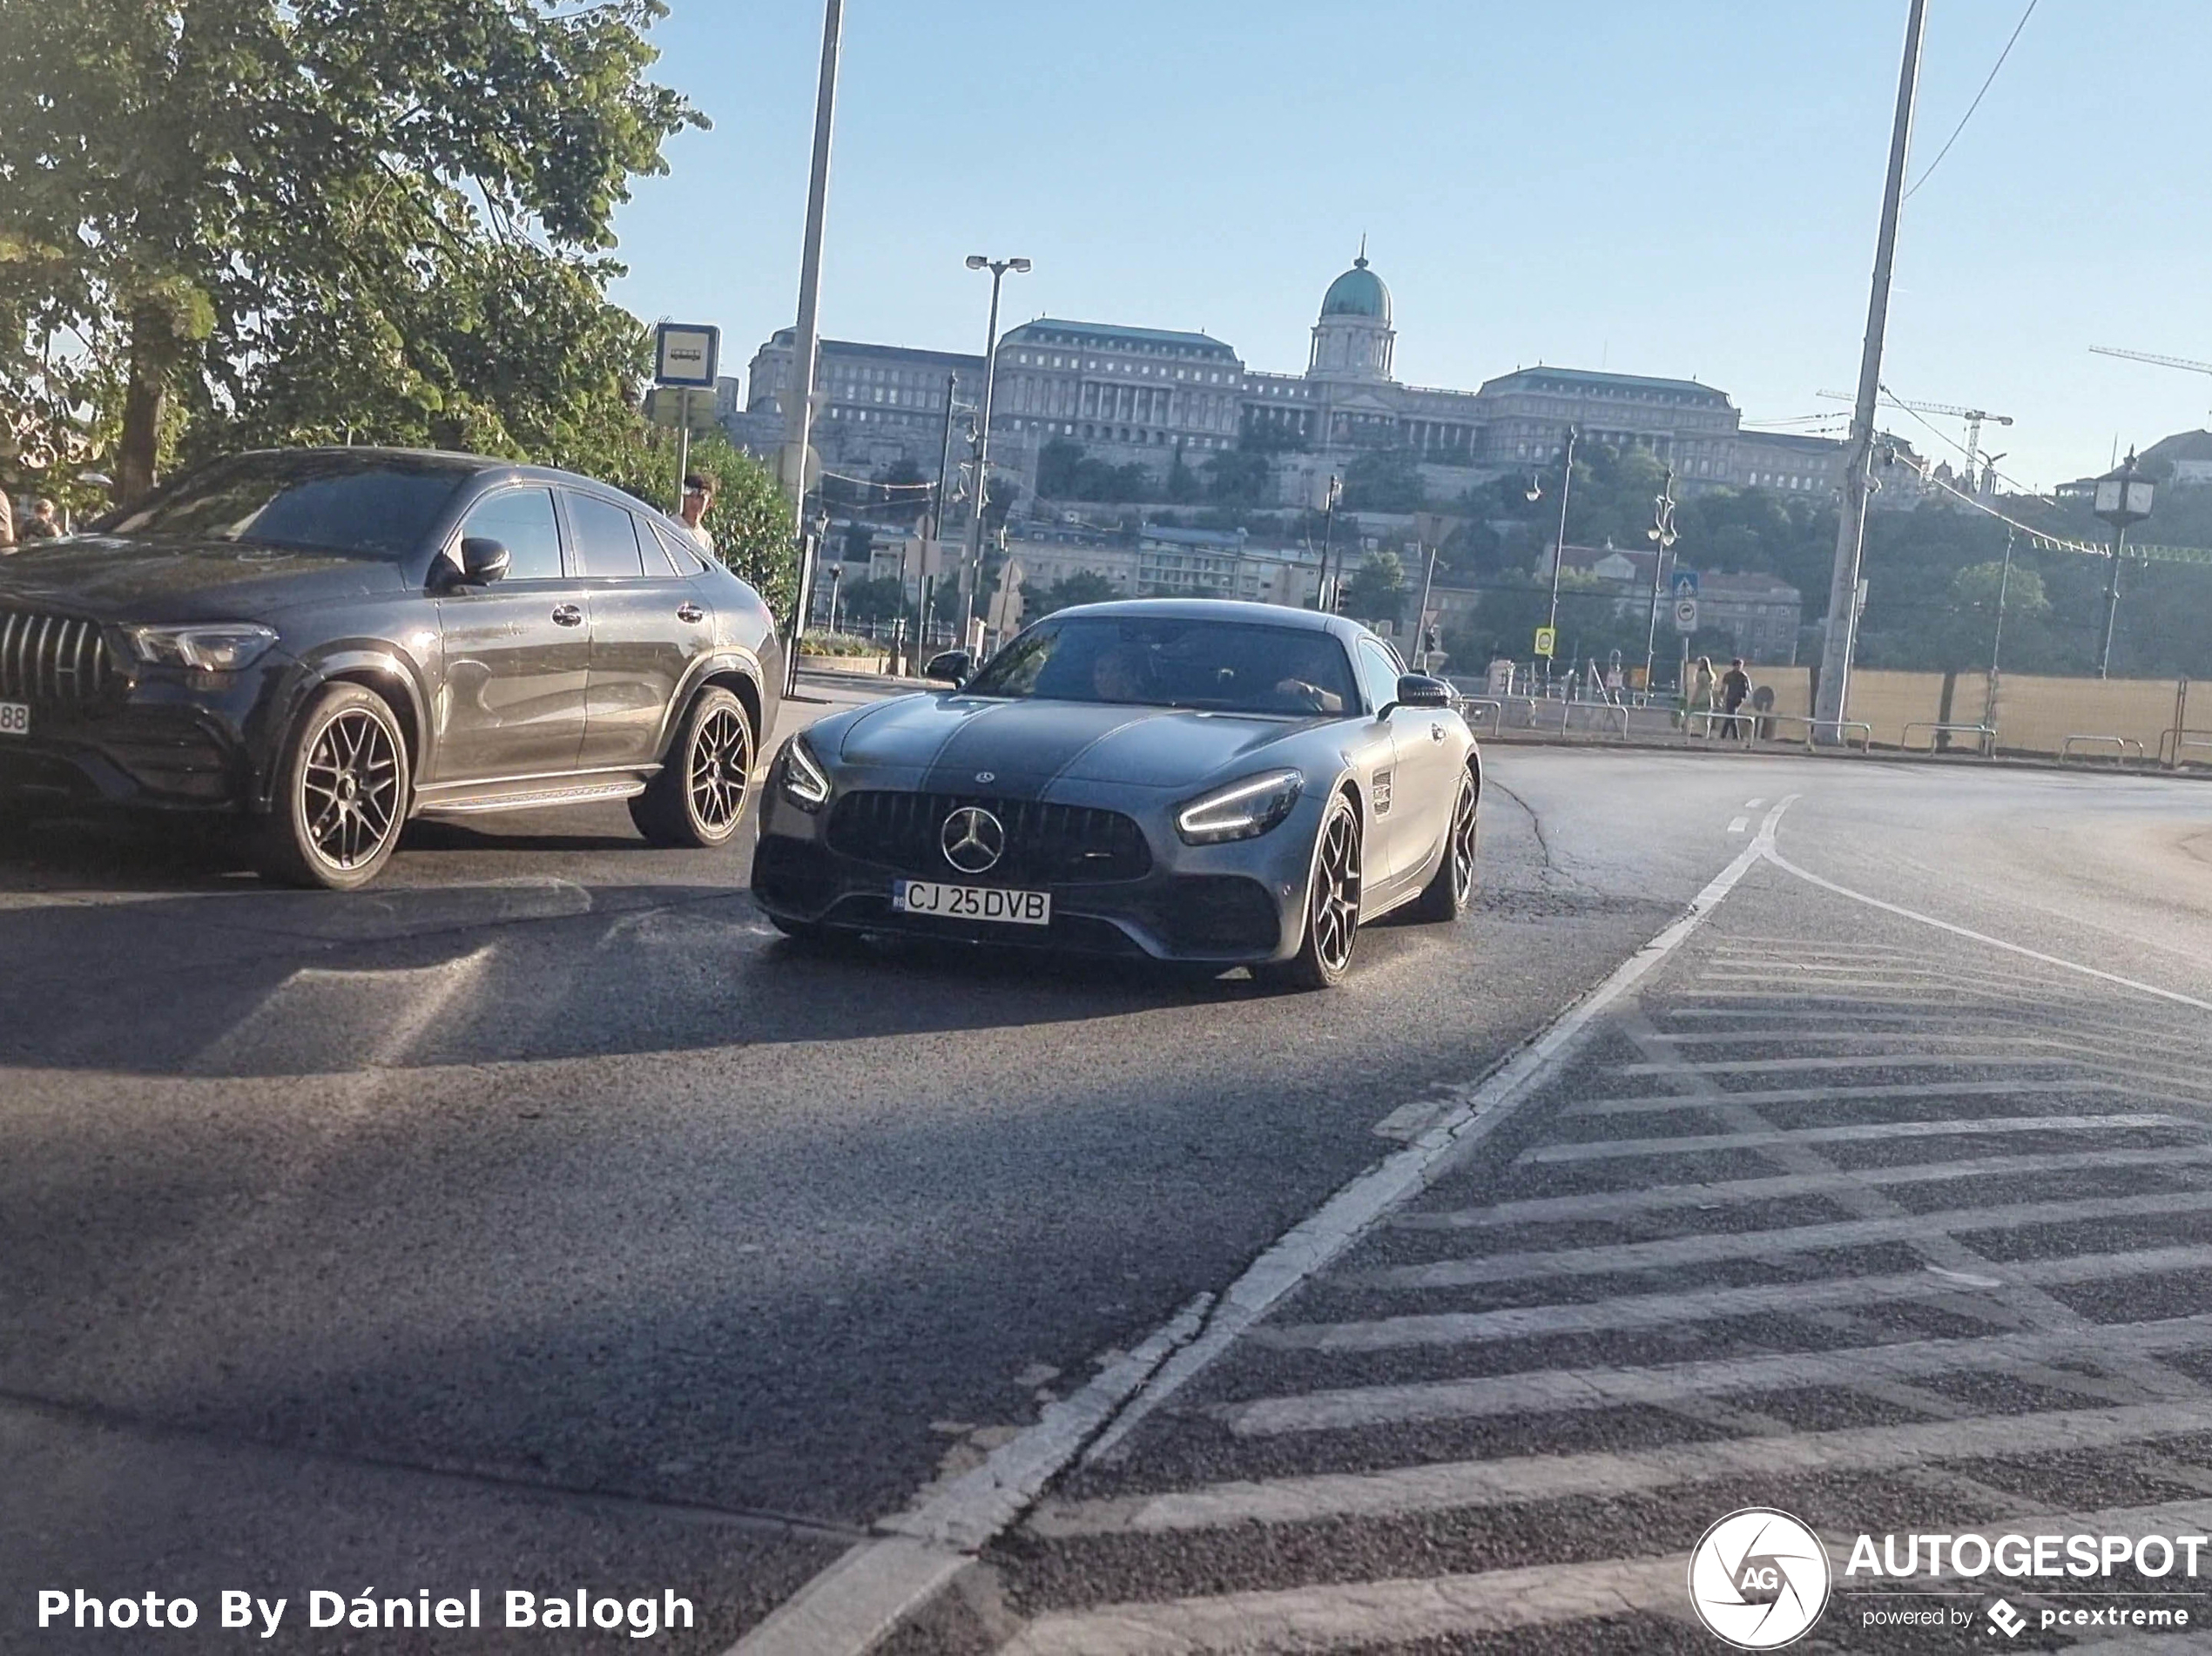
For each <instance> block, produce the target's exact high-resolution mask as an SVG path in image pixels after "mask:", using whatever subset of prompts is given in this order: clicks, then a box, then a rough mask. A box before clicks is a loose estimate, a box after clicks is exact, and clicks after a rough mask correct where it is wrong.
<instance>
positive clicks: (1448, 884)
mask: <svg viewBox="0 0 2212 1656" xmlns="http://www.w3.org/2000/svg"><path fill="white" fill-rule="evenodd" d="M1475 803H1476V790H1475V785H1474V772H1473V771H1463V772H1462V773H1461V774H1460V787H1459V791H1458V792H1457V793H1456V794H1454V795H1453V798H1452V824H1451V827H1450V829H1449V830H1448V831H1447V833H1446V836H1445V841H1444V857H1443V859H1442V860H1441V861H1440V862H1439V863H1438V864H1437V865H1436V877H1435V878H1433V879H1432V880H1430V881H1429V883H1428V884H1427V885H1426V886H1424V887H1423V888H1422V890H1421V894H1420V896H1419V897H1417V898H1415V899H1413V905H1412V907H1411V910H1410V912H1411V913H1412V915H1413V918H1414V919H1417V920H1456V919H1459V918H1460V915H1462V914H1464V913H1466V912H1467V905H1468V904H1469V903H1471V902H1473V901H1474V859H1475V849H1476V845H1477V843H1478V840H1479V838H1480V836H1479V831H1478V829H1477V827H1476V825H1475Z"/></svg>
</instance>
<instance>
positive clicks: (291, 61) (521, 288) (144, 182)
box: [0, 0, 704, 499]
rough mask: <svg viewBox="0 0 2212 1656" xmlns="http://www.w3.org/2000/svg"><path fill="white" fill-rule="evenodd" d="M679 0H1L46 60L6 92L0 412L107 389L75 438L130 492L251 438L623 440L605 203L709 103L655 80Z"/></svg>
mask: <svg viewBox="0 0 2212 1656" xmlns="http://www.w3.org/2000/svg"><path fill="white" fill-rule="evenodd" d="M664 11H665V8H664V6H663V5H662V4H661V3H659V0H604V3H599V4H595V5H590V6H584V7H558V8H556V7H550V6H547V5H543V4H539V3H533V0H191V3H186V0H144V3H134V4H127V5H126V4H122V3H118V0H36V3H22V0H11V3H9V4H6V5H4V6H0V62H4V63H8V64H15V65H17V66H19V67H20V68H21V69H22V71H23V73H22V75H20V76H19V77H18V78H19V79H24V80H26V83H27V84H25V85H24V86H18V87H17V89H16V91H14V92H13V93H12V94H11V95H10V97H9V98H6V99H4V100H0V178H5V179H7V180H8V186H7V190H6V192H5V195H4V199H3V200H0V353H4V359H5V360H4V361H0V385H5V386H7V387H10V391H9V396H10V401H11V402H12V403H13V404H14V405H15V406H14V407H12V408H10V410H8V412H9V413H10V414H13V415H15V416H16V418H17V422H18V423H20V422H21V421H23V420H24V418H25V417H26V416H29V417H32V418H44V419H45V420H47V421H55V420H57V418H58V419H67V418H69V416H70V413H71V409H72V408H73V407H81V406H84V405H89V406H90V407H91V409H92V414H91V418H90V420H89V421H86V422H84V427H83V429H82V430H81V431H80V432H78V434H76V435H77V436H78V439H79V441H78V443H77V445H76V447H77V448H78V450H79V451H80V452H82V453H84V454H85V456H86V457H87V458H91V457H92V456H93V455H94V454H97V452H98V450H99V449H101V448H108V449H111V453H112V458H111V461H110V462H109V463H111V466H112V468H113V469H114V473H115V476H116V480H117V488H118V494H119V495H122V496H123V497H124V498H125V499H129V498H132V497H133V496H135V495H138V494H139V493H141V492H143V491H144V490H145V488H148V487H149V486H150V485H151V484H152V481H153V479H154V477H155V475H156V473H157V471H158V468H160V467H162V466H163V465H165V464H166V463H167V462H168V461H170V460H171V459H172V458H175V457H179V456H182V457H186V458H189V457H191V456H192V455H193V454H199V453H205V452H206V451H208V450H209V449H212V448H216V447H219V446H227V445H231V444H234V443H237V442H241V441H301V440H303V439H307V440H314V439H334V438H339V437H341V436H344V435H352V436H355V437H362V436H366V437H370V438H373V439H381V440H388V441H408V442H416V441H425V442H430V443H435V444H438V445H442V446H448V447H467V448H476V449H482V450H489V451H491V452H495V453H504V454H527V455H529V457H531V458H536V459H546V460H553V461H567V462H570V463H579V464H580V463H585V462H588V461H591V460H593V459H594V458H595V457H596V456H597V455H599V454H602V453H603V452H604V450H605V449H606V448H609V447H610V446H613V447H617V448H619V447H623V446H624V445H632V444H634V443H635V442H636V441H637V439H636V435H635V432H634V425H635V414H634V413H633V412H632V405H633V402H634V394H635V388H636V386H637V380H639V379H640V377H641V371H642V369H643V368H644V333H643V330H642V329H641V328H640V327H639V326H638V325H637V321H636V320H635V319H633V318H631V317H630V316H628V315H627V314H626V313H624V312H622V311H620V310H619V309H618V308H617V307H615V306H610V305H609V304H608V303H607V301H606V299H605V286H606V283H607V281H608V280H609V279H610V278H611V277H612V276H613V275H614V274H616V273H617V271H618V268H619V267H618V266H616V265H614V264H613V263H612V262H611V261H610V260H609V259H607V258H606V257H605V250H606V249H607V248H608V247H610V246H611V245H612V242H613V232H612V228H611V223H612V216H613V212H614V210H615V208H616V206H617V205H618V204H619V203H620V202H621V201H623V200H624V199H626V197H627V194H628V187H629V181H630V180H631V178H633V177H635V176H637V175H639V174H643V173H654V172H662V171H664V165H663V162H662V159H661V153H660V150H661V145H662V144H663V143H664V141H665V140H666V139H667V138H669V137H670V136H671V135H672V134H673V133H674V132H675V131H678V129H680V128H681V127H683V126H684V125H687V124H695V125H704V122H703V120H702V119H701V118H699V117H698V115H697V114H696V113H695V112H694V111H691V109H690V108H689V107H688V106H687V105H686V104H685V102H684V100H683V99H682V98H679V97H678V95H677V94H676V93H674V92H672V91H669V90H668V89H666V88H664V87H661V86H658V85H655V84H652V83H651V82H650V81H649V80H647V79H646V78H645V71H646V70H647V69H648V68H649V67H650V65H651V63H652V61H653V57H654V55H655V54H654V53H653V51H652V50H651V47H650V46H648V44H646V41H645V37H644V36H645V30H647V28H649V27H650V25H651V24H652V23H653V22H654V21H656V20H657V19H658V17H661V16H663V15H664ZM30 80H35V84H36V88H37V91H36V93H35V95H34V94H32V93H31V92H30V90H29V85H28V82H29V81H30ZM72 340H74V341H79V342H82V343H81V348H79V347H76V346H72V345H71V344H70V343H69V342H70V341H72ZM52 446H54V447H57V448H61V447H65V446H67V445H65V444H64V443H61V442H56V443H54V444H53V445H52Z"/></svg>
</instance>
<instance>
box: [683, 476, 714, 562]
mask: <svg viewBox="0 0 2212 1656" xmlns="http://www.w3.org/2000/svg"><path fill="white" fill-rule="evenodd" d="M713 504H714V480H713V479H712V478H711V477H710V476H708V475H706V474H705V472H693V473H691V475H689V476H688V477H686V478H685V480H684V504H683V506H682V507H681V508H679V510H678V514H677V515H678V516H679V517H681V518H682V519H683V520H684V527H685V528H687V529H689V530H691V538H692V539H693V540H694V541H697V542H698V543H699V550H700V551H702V552H704V553H705V554H706V555H707V556H709V557H710V558H711V557H712V556H713V555H714V537H713V536H712V535H709V534H708V533H707V532H706V514H707V508H709V507H711V506H712V505H713Z"/></svg>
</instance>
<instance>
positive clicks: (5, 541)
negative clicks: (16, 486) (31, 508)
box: [0, 488, 16, 558]
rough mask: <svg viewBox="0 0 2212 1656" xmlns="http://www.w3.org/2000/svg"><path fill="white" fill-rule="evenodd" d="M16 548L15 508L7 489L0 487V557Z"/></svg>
mask: <svg viewBox="0 0 2212 1656" xmlns="http://www.w3.org/2000/svg"><path fill="white" fill-rule="evenodd" d="M15 549H16V508H15V504H14V502H11V501H10V500H9V498H8V491H7V490H5V489H3V488H0V558H4V557H6V556H7V555H8V554H10V552H12V551H14V550H15Z"/></svg>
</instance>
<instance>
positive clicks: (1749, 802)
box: [1743, 799, 1766, 811]
mask: <svg viewBox="0 0 2212 1656" xmlns="http://www.w3.org/2000/svg"><path fill="white" fill-rule="evenodd" d="M1765 803H1766V801H1765V800H1764V799H1746V800H1745V801H1744V802H1743V809H1744V810H1746V811H1757V809H1758V808H1759V807H1760V806H1761V805H1763V804H1765Z"/></svg>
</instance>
